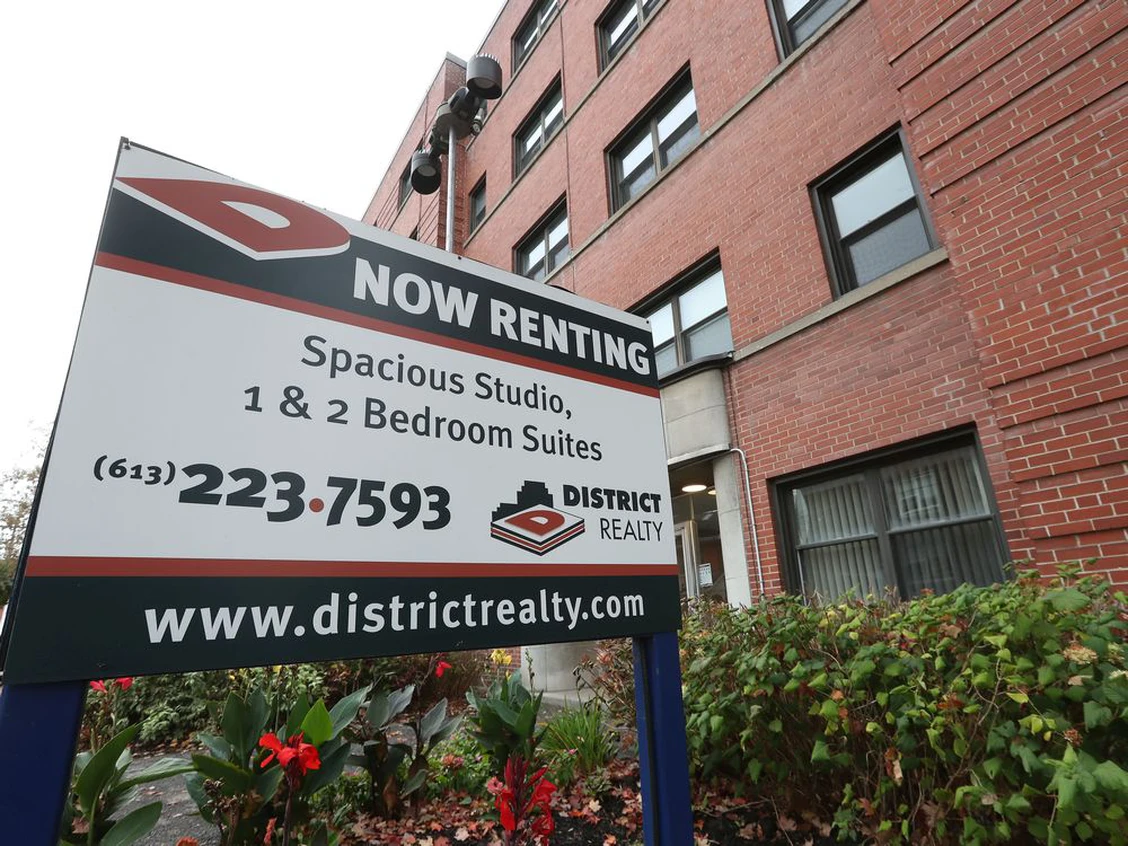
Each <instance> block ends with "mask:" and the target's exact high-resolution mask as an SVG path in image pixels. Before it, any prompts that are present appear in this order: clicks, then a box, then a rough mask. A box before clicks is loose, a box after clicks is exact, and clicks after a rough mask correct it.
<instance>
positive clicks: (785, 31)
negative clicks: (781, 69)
mask: <svg viewBox="0 0 1128 846" xmlns="http://www.w3.org/2000/svg"><path fill="white" fill-rule="evenodd" d="M849 2H850V0H809V2H808V3H807V4H806V5H805V6H803V8H802V9H800V10H799V12H798V14H796V15H795V17H794V18H790V19H789V18H788V17H787V12H786V11H784V8H783V0H767V4H768V18H769V20H770V21H771V23H772V34H773V35H774V36H775V40H776V47H777V48H778V49H779V54H780V58H782V59H786V58H787V57H788V56H790V55H791V54H792V53H794V52H795V51H796V50H798V49H799V48H800V47H801V46H802V45H804V44H806V43H807V42H808V41H810V40H811V37H812V36H813V35H814V32H812V33H811V35H808V36H807V37H806V38H803V39H800V40H797V39H796V37H795V31H794V27H795V25H796V24H797V23H799V22H801V21H802V20H803V19H804V18H807V17H809V16H810V15H812V14H814V13H815V12H817V11H818V10H819V9H821V8H822V7H824V6H826V5H827V4H828V3H836V4H838V8H837V9H835V10H834V11H833V12H831V14H830V16H829V17H828V20H829V19H830V17H833V16H834V15H836V14H838V12H839V11H840V10H841V9H842V8H843V7H844V6H846V5H847V4H849ZM817 29H818V28H816V31H817Z"/></svg>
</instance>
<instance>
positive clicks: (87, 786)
mask: <svg viewBox="0 0 1128 846" xmlns="http://www.w3.org/2000/svg"><path fill="white" fill-rule="evenodd" d="M140 730H141V726H140V725H136V726H129V727H128V728H126V729H125V730H123V731H122V732H120V733H119V734H117V735H116V736H114V737H113V738H112V739H111V740H110V741H109V742H108V743H106V745H105V746H103V747H102V748H101V749H99V750H98V752H97V753H95V755H94V757H92V758H91V759H90V761H89V762H88V763H87V764H86V766H85V767H84V768H83V770H82V774H81V775H80V776H79V777H78V783H77V784H76V785H75V793H76V794H78V805H79V807H80V808H82V810H83V812H84V813H85V814H86V816H87V817H88V818H89V817H91V816H92V815H93V811H94V808H95V807H97V805H98V799H99V797H101V795H102V791H103V790H105V789H106V785H107V784H109V782H110V779H112V778H113V777H114V776H115V775H116V773H117V762H118V758H120V757H121V755H122V753H123V752H125V749H126V747H127V746H129V744H130V743H131V742H132V741H133V738H134V737H135V736H136V735H137V732H139V731H140Z"/></svg>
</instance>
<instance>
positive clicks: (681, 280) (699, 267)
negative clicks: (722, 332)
mask: <svg viewBox="0 0 1128 846" xmlns="http://www.w3.org/2000/svg"><path fill="white" fill-rule="evenodd" d="M718 271H719V272H720V274H721V280H722V283H724V267H723V266H722V265H721V254H720V252H719V251H717V250H714V251H713V252H711V253H710V254H709V255H707V256H705V257H704V258H701V259H699V260H697V261H696V262H694V263H693V264H692V265H690V266H689V267H688V268H686V269H685V270H683V271H682V272H681V273H679V274H678V275H677V276H676V277H674V279H673V281H671V282H670V283H669V284H667V285H664V286H662V289H661V290H660V291H659V293H657V294H655V295H654V296H651V297H647V298H646V299H645V300H643V301H642V302H641V303H639V305H638V306H636V307H635V308H633V309H631V310H632V311H633V312H634V313H635V314H638V315H640V316H641V317H645V318H647V319H649V316H650V315H652V314H654V313H655V312H656V311H658V310H659V309H661V308H663V307H664V306H666V305H667V304H669V305H670V306H671V315H672V318H673V324H674V337H673V340H672V341H667V342H665V343H664V344H662V346H661V347H655V348H654V353H655V356H656V357H657V354H658V352H659V351H660V350H662V349H665V348H666V347H667V346H669V345H670V344H671V343H672V344H673V347H674V354H675V356H676V358H677V365H676V366H675V367H674V368H673V369H672V370H668V371H667V372H665V373H663V374H661V375H659V376H658V378H659V379H665V378H667V377H669V376H670V375H672V374H674V373H677V372H678V371H680V370H681V369H682V368H684V367H687V366H689V365H691V364H694V363H695V362H698V361H701V360H702V359H705V358H709V357H710V356H712V355H723V354H724V353H710V354H709V355H704V356H697V357H696V358H690V357H689V355H688V352H687V344H686V335H687V333H689V332H690V331H691V330H693V329H696V328H698V327H700V326H705V325H706V324H708V323H710V322H712V321H713V320H715V319H716V318H717V317H719V316H720V315H721V314H722V313H723V314H728V313H729V307H728V285H727V284H723V285H722V287H723V288H724V291H725V304H724V307H723V308H718V309H716V310H714V311H712V312H710V313H709V314H707V315H706V316H705V317H703V318H701V319H700V320H698V321H697V322H696V323H694V324H693V325H692V326H689V327H684V326H682V320H681V307H680V305H679V303H678V300H679V298H680V297H681V296H682V294H685V293H686V292H687V291H690V290H692V289H693V288H694V287H696V286H697V285H699V284H700V283H702V282H704V281H705V280H706V279H708V277H709V276H711V275H712V274H713V273H715V272H718ZM729 332H730V334H731V332H732V325H731V322H730V324H729Z"/></svg>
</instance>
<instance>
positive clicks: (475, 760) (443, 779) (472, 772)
mask: <svg viewBox="0 0 1128 846" xmlns="http://www.w3.org/2000/svg"><path fill="white" fill-rule="evenodd" d="M431 760H432V762H433V763H432V766H433V768H434V769H433V772H432V775H431V780H430V782H429V783H428V784H427V788H426V789H427V794H428V795H429V796H431V797H432V798H440V797H444V796H446V795H447V794H448V793H456V794H458V793H465V794H467V795H468V796H476V797H479V798H483V799H484V798H485V797H486V795H487V794H486V782H487V781H489V778H490V775H492V768H491V766H490V759H489V756H488V755H486V750H485V749H483V748H482V745H481V744H480V743H478V741H477V740H475V739H474V738H473V737H472V736H471V735H470V733H469V732H468V731H466V730H465V729H464V728H460V729H459V730H458V731H456V732H455V733H454V734H453V735H452V736H451V737H449V738H447V739H446V740H444V741H442V742H441V743H439V744H438V745H437V746H436V747H435V751H434V752H433V753H432V754H431Z"/></svg>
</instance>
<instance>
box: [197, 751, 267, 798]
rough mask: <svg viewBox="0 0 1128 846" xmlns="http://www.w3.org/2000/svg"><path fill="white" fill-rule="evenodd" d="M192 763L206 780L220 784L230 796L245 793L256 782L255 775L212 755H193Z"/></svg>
mask: <svg viewBox="0 0 1128 846" xmlns="http://www.w3.org/2000/svg"><path fill="white" fill-rule="evenodd" d="M192 763H194V764H195V765H196V771H197V772H198V773H200V774H201V775H203V776H204V777H205V778H211V779H215V780H216V781H218V782H220V783H221V784H222V785H223V792H224V793H225V794H226V795H228V796H234V795H235V794H236V793H242V792H244V791H245V790H247V789H249V788H250V786H251V784H252V783H253V782H254V774H253V773H251V772H250V771H249V770H245V769H243V768H242V767H240V766H238V765H237V764H232V763H231V762H230V761H221V760H220V759H219V758H213V757H211V756H210V755H193V756H192Z"/></svg>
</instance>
